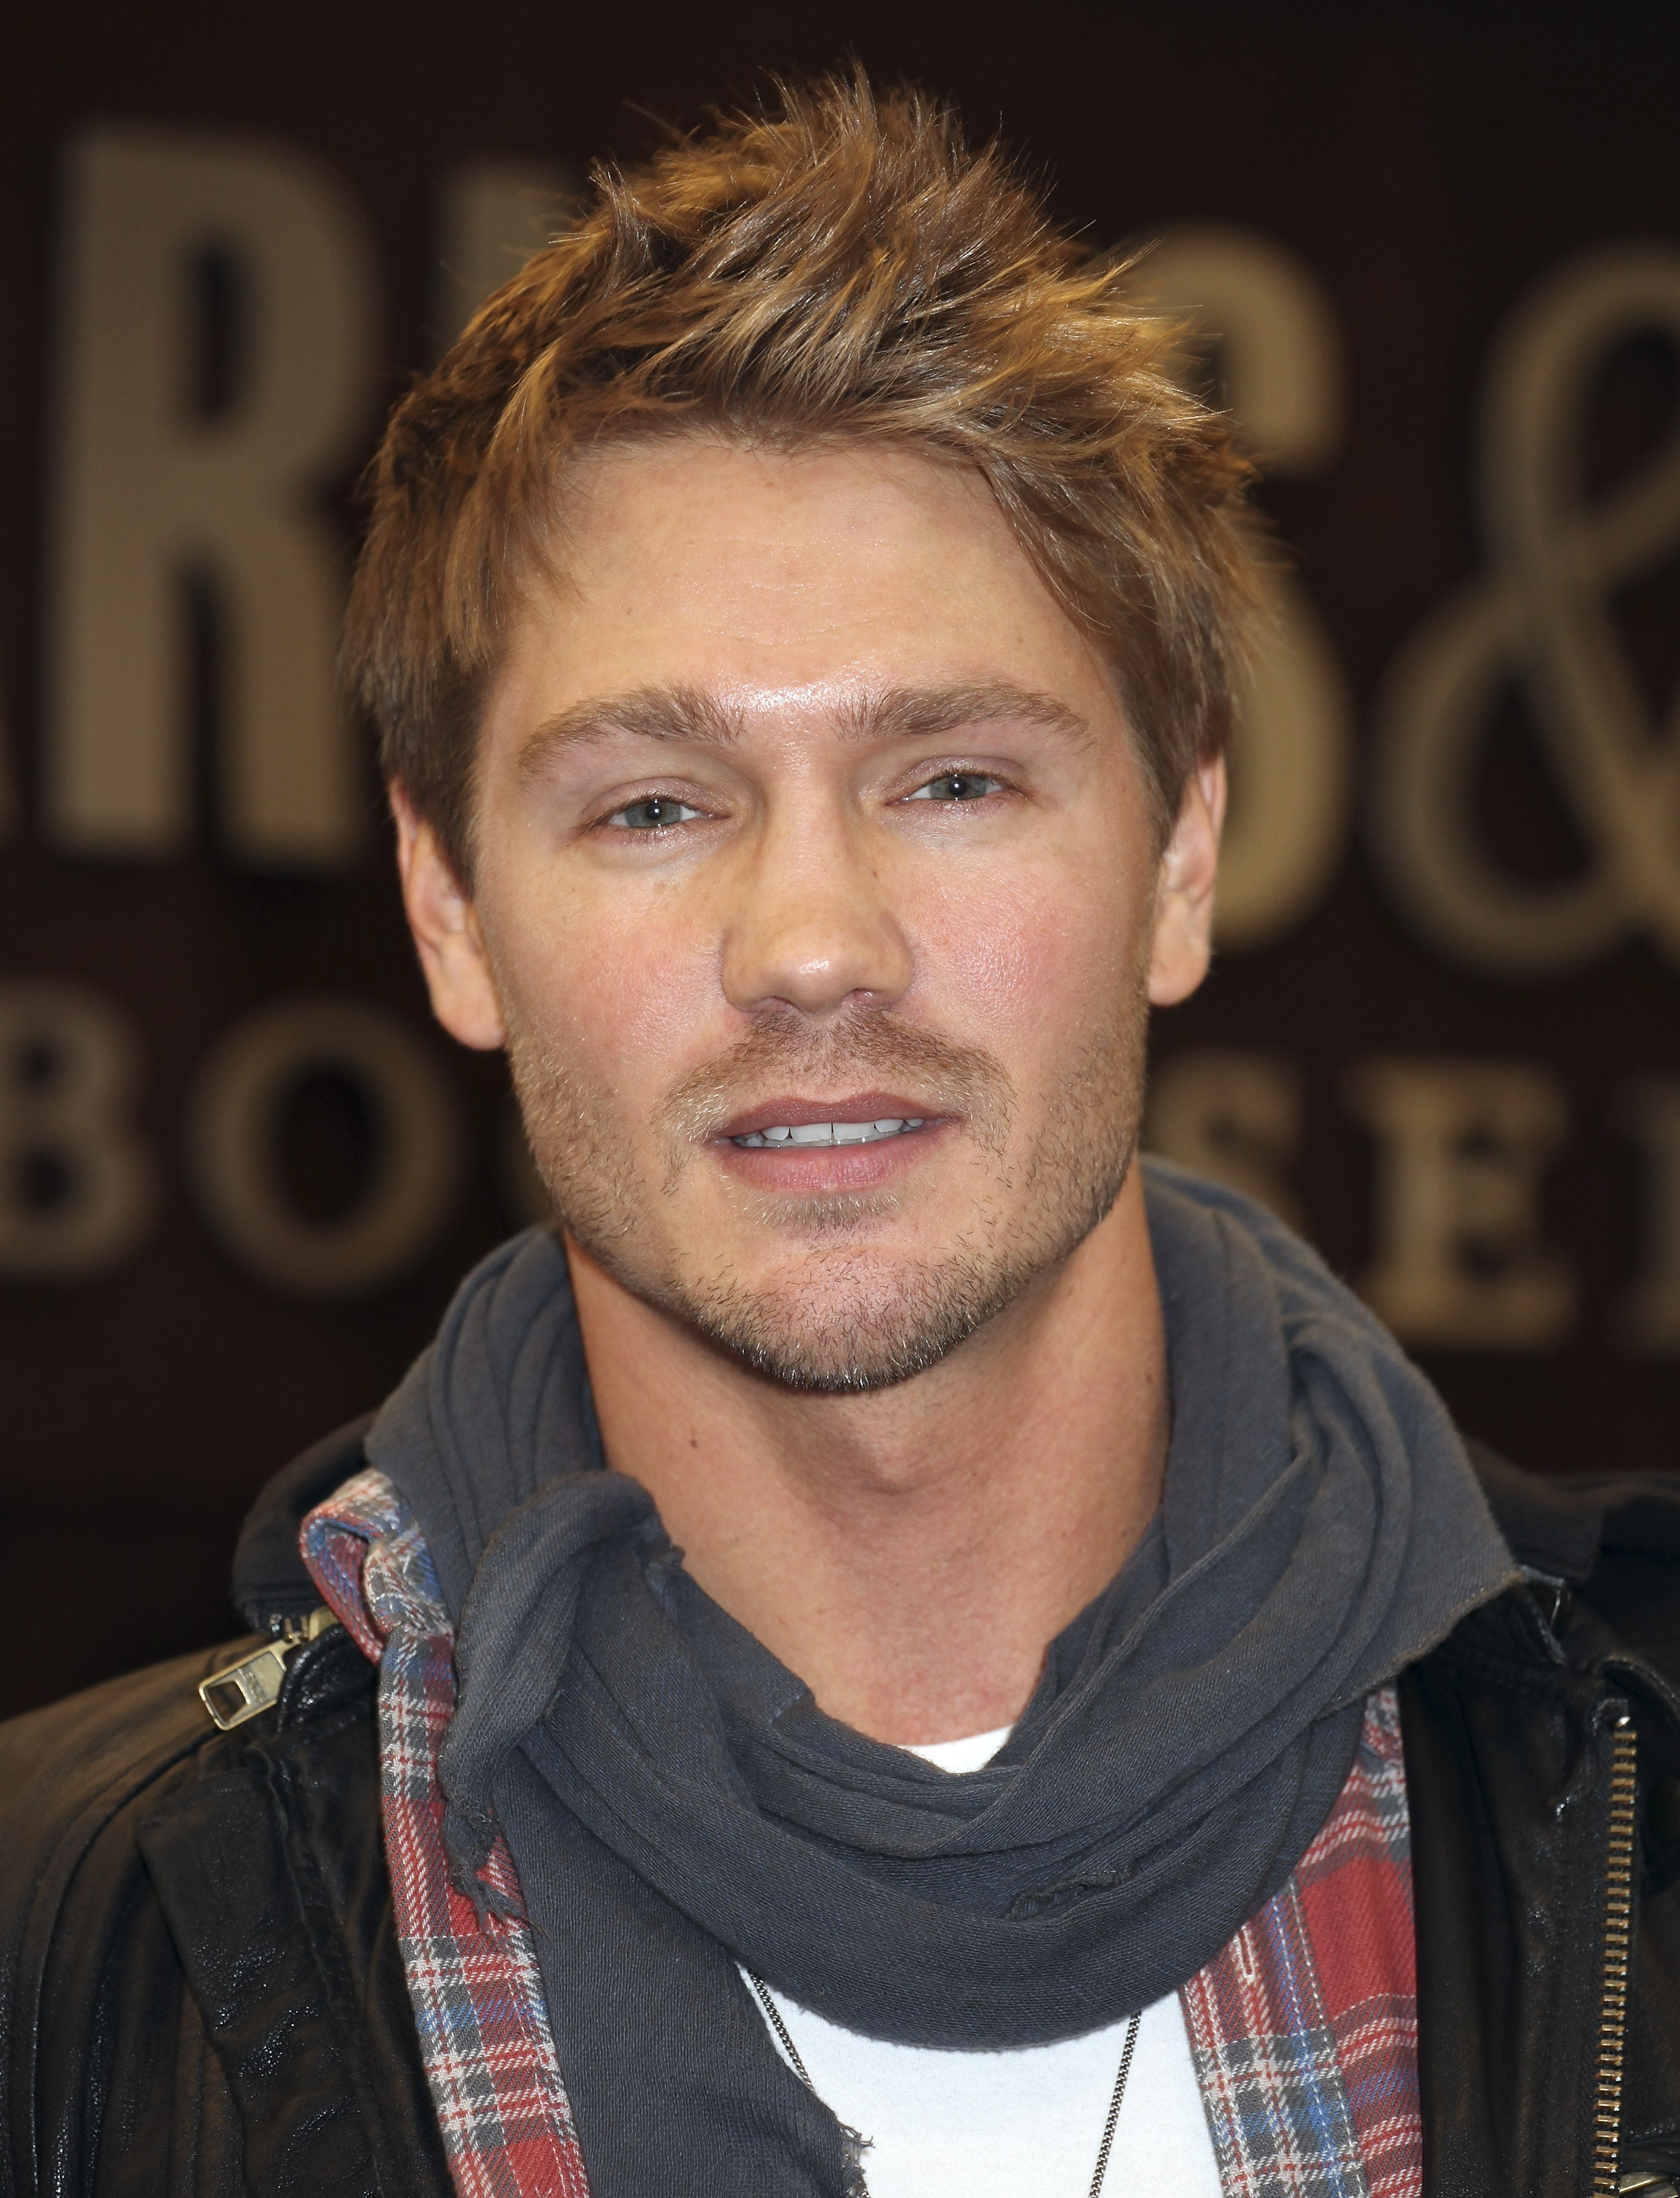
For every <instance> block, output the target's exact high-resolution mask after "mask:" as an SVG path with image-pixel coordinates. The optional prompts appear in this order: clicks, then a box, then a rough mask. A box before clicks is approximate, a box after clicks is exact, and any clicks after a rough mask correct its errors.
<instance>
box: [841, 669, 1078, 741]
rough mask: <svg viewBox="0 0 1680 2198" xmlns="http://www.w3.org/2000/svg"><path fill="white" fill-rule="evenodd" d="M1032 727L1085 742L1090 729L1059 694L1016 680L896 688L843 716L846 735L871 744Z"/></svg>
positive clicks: (862, 699) (850, 707)
mask: <svg viewBox="0 0 1680 2198" xmlns="http://www.w3.org/2000/svg"><path fill="white" fill-rule="evenodd" d="M998 724H1032V725H1038V726H1040V727H1042V728H1043V730H1045V731H1047V732H1056V733H1067V734H1072V735H1073V736H1076V737H1078V738H1084V736H1086V735H1087V734H1088V733H1089V732H1090V727H1089V726H1088V725H1087V724H1086V722H1085V720H1084V718H1082V717H1081V716H1080V715H1079V713H1078V711H1077V710H1075V709H1073V708H1072V707H1071V706H1069V705H1068V704H1067V703H1066V702H1064V701H1062V700H1061V697H1060V696H1059V695H1047V694H1043V693H1041V692H1040V691H1039V690H1038V689H1035V688H1031V687H1021V686H1019V685H1017V684H1016V683H1015V682H1014V680H1013V679H977V680H973V681H969V682H968V683H965V684H963V685H961V686H955V687H891V688H884V689H881V690H880V691H879V692H877V693H875V694H873V695H863V696H861V697H859V699H858V700H857V701H856V702H854V703H851V704H849V705H848V706H846V709H845V710H844V711H843V712H841V717H840V726H841V730H843V731H844V732H846V734H847V735H849V736H851V737H852V738H855V739H857V740H866V741H891V740H938V739H939V737H940V736H941V735H943V734H945V733H954V732H956V731H957V730H960V729H961V728H962V726H964V725H976V726H979V725H998Z"/></svg>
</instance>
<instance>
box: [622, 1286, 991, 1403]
mask: <svg viewBox="0 0 1680 2198" xmlns="http://www.w3.org/2000/svg"><path fill="white" fill-rule="evenodd" d="M813 1268H815V1269H817V1272H815V1273H813V1271H812V1270H813ZM823 1270H826V1271H823ZM1029 1279H1030V1276H1027V1275H1026V1274H1021V1273H1016V1272H1014V1271H1012V1270H1010V1269H1009V1268H1007V1267H999V1266H997V1265H993V1266H991V1267H990V1268H989V1269H985V1268H982V1267H981V1266H980V1265H978V1264H976V1263H971V1262H970V1261H968V1260H967V1259H962V1258H956V1259H950V1258H948V1259H944V1260H942V1261H939V1262H938V1263H937V1264H919V1265H908V1266H907V1265H903V1264H898V1263H894V1262H892V1261H890V1260H887V1259H881V1258H878V1257H872V1256H870V1255H869V1254H863V1255H861V1256H860V1255H856V1254H854V1255H852V1257H851V1258H848V1259H835V1258H833V1257H830V1258H829V1259H823V1258H822V1257H821V1255H816V1256H815V1257H813V1256H812V1255H809V1254H808V1255H807V1258H806V1260H805V1264H804V1267H803V1270H802V1271H800V1272H799V1275H798V1276H797V1277H796V1278H795V1279H792V1280H780V1281H772V1282H766V1283H765V1284H764V1285H763V1286H761V1287H757V1288H754V1287H751V1286H748V1285H746V1284H743V1283H742V1282H741V1280H740V1279H739V1278H738V1276H722V1275H717V1274H714V1275H713V1276H711V1277H709V1278H707V1279H706V1280H704V1281H697V1282H694V1283H692V1284H689V1285H688V1286H679V1287H677V1288H673V1289H671V1290H669V1291H667V1292H665V1293H661V1296H662V1299H663V1302H664V1304H665V1306H666V1310H667V1311H670V1312H672V1313H675V1314H676V1315H677V1317H679V1318H681V1319H683V1320H684V1321H686V1322H687V1323H689V1325H690V1326H692V1327H693V1328H695V1329H697V1330H698V1331H699V1332H700V1335H703V1336H705V1337H706V1340H708V1341H709V1342H711V1343H712V1344H713V1345H715V1346H717V1347H718V1348H719V1349H720V1350H723V1351H725V1352H728V1353H729V1354H730V1356H731V1357H732V1358H735V1359H736V1360H738V1361H739V1362H740V1363H741V1364H743V1365H745V1366H747V1367H749V1368H751V1369H752V1370H753V1372H754V1373H755V1374H758V1375H761V1376H762V1377H763V1378H764V1380H766V1381H774V1382H775V1383H776V1385H777V1386H778V1387H782V1388H785V1389H790V1390H797V1391H802V1392H804V1393H807V1394H812V1395H825V1396H840V1395H846V1394H855V1393H860V1392H863V1391H866V1390H870V1389H883V1388H890V1387H892V1386H893V1385H894V1384H895V1383H898V1382H900V1381H911V1380H913V1379H914V1378H915V1377H916V1375H918V1374H925V1373H927V1370H928V1369H929V1368H931V1367H933V1366H937V1365H938V1364H939V1362H940V1360H941V1359H943V1358H946V1357H947V1356H948V1355H949V1354H950V1352H952V1351H954V1350H956V1348H957V1346H959V1345H960V1344H962V1343H965V1342H966V1341H967V1340H968V1338H969V1337H970V1336H971V1335H974V1332H975V1330H976V1329H980V1328H981V1327H983V1326H984V1325H985V1323H987V1322H988V1321H990V1320H991V1318H992V1317H994V1316H995V1315H996V1314H997V1313H998V1312H1000V1311H1002V1310H1003V1307H1004V1306H1005V1305H1008V1304H1009V1303H1010V1302H1011V1300H1013V1299H1014V1298H1015V1297H1016V1296H1017V1295H1019V1294H1020V1290H1021V1289H1022V1288H1024V1287H1025V1285H1026V1282H1027V1281H1028V1280H1029Z"/></svg>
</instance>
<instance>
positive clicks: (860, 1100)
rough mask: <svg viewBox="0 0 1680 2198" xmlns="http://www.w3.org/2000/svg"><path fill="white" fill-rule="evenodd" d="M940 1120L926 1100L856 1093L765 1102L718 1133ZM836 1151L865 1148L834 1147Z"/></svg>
mask: <svg viewBox="0 0 1680 2198" xmlns="http://www.w3.org/2000/svg"><path fill="white" fill-rule="evenodd" d="M936 1119H947V1118H943V1117H940V1116H939V1114H938V1110H937V1109H935V1108H929V1107H928V1106H927V1103H926V1102H925V1101H922V1100H916V1099H907V1098H905V1097H904V1094H903V1093H902V1092H898V1091H853V1092H850V1093H848V1094H847V1096H846V1097H845V1098H843V1099H793V1098H787V1099H764V1100H761V1101H759V1102H758V1103H757V1104H756V1105H755V1106H753V1107H749V1108H746V1109H745V1110H744V1111H743V1112H742V1113H741V1114H737V1115H736V1116H735V1119H733V1120H732V1121H730V1122H727V1123H725V1124H724V1127H723V1128H722V1129H721V1130H719V1131H718V1137H720V1138H727V1137H752V1136H753V1134H754V1133H755V1131H759V1130H771V1129H788V1130H797V1129H800V1128H802V1127H803V1126H804V1125H805V1124H806V1123H807V1122H903V1121H924V1122H927V1123H929V1124H930V1125H931V1124H932V1123H933V1121H934V1120H936ZM799 1149H800V1150H801V1151H802V1152H807V1153H808V1152H812V1151H817V1152H823V1151H827V1150H828V1149H830V1148H828V1147H825V1146H810V1145H805V1146H802V1147H801V1148H799ZM833 1149H834V1150H849V1149H863V1150H869V1149H871V1148H868V1147H864V1148H846V1147H835V1148H833Z"/></svg>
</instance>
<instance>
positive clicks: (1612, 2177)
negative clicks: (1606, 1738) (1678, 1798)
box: [1592, 1710, 1661, 2198]
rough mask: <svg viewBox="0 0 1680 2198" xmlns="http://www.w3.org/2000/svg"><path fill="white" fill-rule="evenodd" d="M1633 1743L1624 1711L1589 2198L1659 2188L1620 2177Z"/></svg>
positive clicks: (1617, 1736) (1617, 1733)
mask: <svg viewBox="0 0 1680 2198" xmlns="http://www.w3.org/2000/svg"><path fill="white" fill-rule="evenodd" d="M1638 1773H1639V1735H1638V1732H1637V1731H1636V1729H1635V1726H1634V1722H1633V1719H1632V1718H1631V1716H1630V1715H1629V1713H1628V1712H1626V1711H1625V1710H1624V1711H1623V1712H1622V1714H1621V1715H1620V1717H1619V1718H1618V1719H1617V1720H1616V1723H1615V1725H1614V1727H1613V1730H1612V1731H1611V1735H1610V1825H1609V1832H1608V1835H1607V1839H1606V1841H1605V1867H1604V1960H1603V1972H1602V1986H1601V1989H1600V1993H1599V2002H1598V2080H1597V2083H1596V2086H1595V2088H1594V2094H1593V2115H1592V2198H1621V2194H1622V2193H1623V2191H1625V2190H1639V2191H1648V2193H1649V2194H1650V2198H1658V2193H1659V2190H1660V2187H1661V2186H1660V2183H1644V2182H1638V2181H1625V2180H1624V2179H1623V2177H1622V2174H1621V2154H1622V2071H1623V2067H1624V2064H1625V2061H1626V2059H1627V1988H1628V1974H1629V1970H1630V1969H1631V1966H1632V1960H1633V1941H1632V1929H1633V1846H1634V1838H1635V1834H1636V1822H1635V1803H1636V1795H1637V1788H1638Z"/></svg>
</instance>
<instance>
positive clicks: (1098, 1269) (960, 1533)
mask: <svg viewBox="0 0 1680 2198" xmlns="http://www.w3.org/2000/svg"><path fill="white" fill-rule="evenodd" d="M567 1252H568V1255H569V1257H570V1260H571V1265H572V1274H573V1283H574V1285H575V1287H576V1290H577V1297H578V1317H579V1320H580V1322H581V1323H582V1328H583V1335H584V1350H585V1352H586V1355H587V1358H588V1362H589V1369H590V1387H591V1389H592V1391H593V1394H594V1398H595V1405H596V1412H597V1415H598V1416H599V1419H600V1422H601V1432H602V1444H603V1446H604V1448H605V1451H606V1455H607V1461H608V1462H609V1463H610V1464H611V1465H612V1466H613V1468H614V1469H615V1470H616V1471H618V1472H620V1473H624V1474H629V1475H630V1476H631V1478H632V1479H633V1480H638V1481H640V1482H641V1483H642V1486H643V1487H645V1488H646V1489H647V1490H648V1493H649V1494H650V1495H651V1496H652V1497H653V1498H654V1502H655V1503H657V1505H658V1506H659V1510H660V1517H661V1519H662V1520H663V1521H664V1524H665V1526H666V1532H668V1533H669V1534H670V1536H671V1539H672V1541H673V1542H675V1543H676V1544H677V1546H678V1547H679V1548H680V1549H682V1550H683V1552H684V1554H685V1561H686V1566H687V1569H688V1571H689V1573H690V1575H691V1576H692V1578H693V1579H695V1580H696V1581H697V1582H698V1583H699V1585H700V1586H701V1587H702V1588H704V1589H705V1590H706V1593H707V1594H708V1595H710V1596H712V1599H713V1600H714V1601H715V1602H718V1603H719V1604H721V1606H722V1607H723V1608H724V1609H725V1610H726V1611H728V1612H729V1613H730V1616H731V1617H733V1618H735V1619H736V1620H737V1621H738V1622H739V1623H740V1624H741V1625H744V1626H745V1627H746V1628H747V1631H749V1632H750V1633H752V1634H753V1635H754V1636H755V1637H756V1638H757V1639H758V1640H759V1641H760V1642H762V1643H764V1646H765V1647H766V1648H767V1649H770V1651H771V1652H772V1653H773V1654H775V1655H776V1656H777V1657H779V1658H780V1659H781V1660H782V1662H783V1663H784V1664H786V1665H787V1666H788V1668H789V1669H790V1670H791V1671H793V1672H796V1673H797V1674H798V1675H799V1678H802V1679H803V1680H804V1681H805V1683H806V1684H807V1685H808V1686H809V1687H810V1688H811V1691H812V1693H813V1694H814V1695H815V1696H816V1698H817V1702H818V1703H819V1705H820V1706H821V1707H822V1708H823V1709H824V1710H825V1711H827V1712H828V1714H829V1715H830V1716H832V1717H835V1718H840V1719H841V1720H842V1721H843V1722H844V1723H846V1724H849V1725H852V1726H853V1727H854V1728H855V1729H856V1730H858V1731H861V1732H864V1733H868V1734H869V1735H871V1736H873V1737H874V1738H875V1739H877V1740H884V1741H891V1742H896V1743H898V1744H899V1745H906V1744H911V1743H916V1742H926V1741H936V1740H947V1739H955V1738H957V1737H960V1736H963V1735H966V1734H968V1733H974V1732H982V1731H986V1730H991V1729H992V1728H994V1727H996V1726H998V1725H1003V1724H1009V1723H1011V1722H1013V1721H1014V1718H1017V1717H1019V1716H1020V1712H1021V1711H1022V1710H1023V1709H1024V1708H1025V1707H1026V1702H1027V1701H1028V1699H1029V1697H1030V1696H1031V1695H1032V1690H1033V1689H1034V1687H1035V1686H1036V1684H1037V1683H1038V1678H1039V1675H1040V1672H1042V1670H1043V1660H1044V1653H1045V1650H1046V1649H1047V1648H1048V1646H1049V1643H1050V1642H1051V1641H1052V1640H1054V1639H1055V1636H1056V1635H1057V1634H1058V1633H1059V1632H1060V1631H1061V1630H1062V1628H1063V1627H1064V1626H1065V1625H1067V1624H1068V1622H1069V1621H1070V1620H1071V1619H1073V1618H1074V1617H1075V1616H1077V1614H1078V1612H1079V1611H1080V1610H1082V1609H1083V1608H1084V1606H1085V1605H1086V1603H1088V1602H1090V1600H1091V1598H1092V1597H1093V1596H1095V1595H1096V1594H1098V1593H1099V1592H1100V1591H1101V1590H1102V1588H1103V1587H1105V1586H1106V1585H1107V1583H1108V1581H1109V1580H1110V1579H1113V1576H1114V1574H1115V1573H1116V1572H1117V1571H1118V1570H1119V1567H1120V1566H1121V1565H1122V1564H1123V1563H1124V1561H1125V1558H1126V1557H1127V1555H1129V1554H1130V1552H1131V1550H1133V1549H1134V1548H1135V1547H1136V1544H1137V1542H1138V1540H1139V1538H1140V1537H1141V1536H1142V1532H1143V1530H1144V1528H1145V1526H1147V1525H1148V1521H1149V1519H1150V1517H1151V1516H1152V1515H1153V1514H1154V1509H1155V1507H1156V1505H1157V1503H1158V1502H1159V1500H1160V1486H1161V1475H1162V1471H1163V1468H1164V1463H1165V1459H1166V1438H1167V1425H1168V1409H1167V1397H1166V1343H1165V1337H1164V1333H1163V1329H1162V1323H1161V1310H1160V1294H1159V1291H1158V1289H1157V1287H1156V1282H1155V1275H1154V1262H1153V1259H1151V1256H1150V1251H1149V1239H1148V1230H1147V1227H1146V1226H1145V1222H1144V1214H1143V1199H1142V1184H1141V1183H1140V1181H1139V1179H1138V1176H1137V1172H1136V1170H1135V1169H1134V1170H1133V1172H1132V1173H1131V1177H1130V1178H1129V1179H1128V1181H1127V1183H1126V1185H1125V1189H1124V1190H1123V1191H1122V1193H1121V1195H1120V1198H1119V1201H1118V1202H1117V1203H1116V1205H1115V1207H1114V1209H1113V1212H1112V1213H1111V1214H1110V1215H1109V1216H1108V1218H1107V1220H1106V1221H1105V1222H1103V1223H1102V1226H1101V1227H1100V1228H1098V1229H1096V1230H1094V1231H1093V1233H1092V1234H1091V1235H1090V1236H1089V1237H1087V1238H1086V1240H1085V1241H1084V1243H1083V1244H1082V1245H1081V1246H1080V1247H1079V1248H1078V1251H1077V1252H1075V1253H1074V1254H1073V1257H1072V1258H1071V1259H1068V1260H1067V1262H1066V1263H1065V1264H1064V1265H1062V1266H1061V1267H1060V1268H1059V1269H1057V1270H1056V1271H1055V1272H1054V1273H1052V1274H1050V1275H1049V1276H1045V1277H1043V1279H1042V1280H1041V1281H1040V1282H1038V1284H1036V1285H1035V1286H1034V1287H1033V1288H1032V1290H1030V1291H1029V1292H1028V1293H1026V1295H1025V1296H1024V1297H1023V1298H1022V1299H1020V1300H1018V1301H1017V1302H1016V1304H1014V1305H1012V1306H1010V1307H1009V1309H1008V1310H1007V1311H1005V1312H1003V1313H1002V1314H1000V1315H999V1316H998V1317H997V1318H995V1319H994V1320H992V1321H991V1322H990V1323H988V1324H987V1325H986V1327H985V1329H982V1330H981V1331H980V1333H979V1334H978V1335H974V1336H973V1337H971V1338H970V1339H969V1340H968V1342H967V1343H965V1344H963V1345H962V1346H960V1347H959V1348H958V1349H956V1351H954V1352H951V1353H950V1355H949V1356H948V1357H947V1358H945V1359H944V1360H943V1361H941V1363H940V1364H939V1365H938V1366H936V1367H934V1368H933V1369H931V1370H930V1371H929V1372H927V1373H926V1374H923V1375H918V1376H917V1377H916V1379H914V1380H912V1381H904V1382H900V1383H898V1384H897V1385H896V1386H895V1387H892V1388H887V1389H881V1390H876V1391H873V1392H870V1393H867V1394H864V1395H861V1396H857V1395H845V1396H813V1395H809V1394H804V1393H793V1392H790V1391H787V1390H784V1389H781V1388H778V1387H776V1386H775V1385H774V1384H772V1383H770V1382H769V1381H765V1380H764V1379H762V1378H761V1377H759V1376H758V1375H753V1374H751V1373H749V1372H748V1371H747V1370H746V1369H744V1368H743V1367H741V1365H740V1364H738V1363H737V1362H736V1361H735V1360H734V1359H733V1358H730V1357H729V1356H728V1355H727V1354H726V1353H724V1352H721V1351H718V1350H717V1349H714V1348H713V1347H712V1346H710V1345H708V1344H707V1343H706V1342H705V1341H704V1340H702V1339H700V1337H698V1336H697V1335H695V1334H694V1332H693V1331H692V1330H690V1329H688V1328H687V1327H685V1326H684V1325H683V1323H680V1322H678V1321H677V1320H675V1319H673V1318H671V1317H670V1316H668V1315H666V1314H665V1313H663V1312H660V1311H658V1310H657V1309H655V1308H654V1307H652V1306H650V1305H648V1304H646V1303H645V1302H644V1301H643V1300H641V1299H639V1298H637V1297H635V1296H633V1295H632V1294H631V1293H630V1292H629V1291H628V1290H626V1289H625V1288H624V1287H623V1286H622V1285H621V1284H620V1283H619V1282H616V1281H615V1280H613V1278H612V1277H611V1276H608V1275H607V1273H605V1272H604V1271H603V1270H602V1269H601V1268H600V1267H598V1266H596V1265H595V1263H594V1262H593V1261H592V1260H591V1259H589V1257H588V1256H587V1255H586V1254H585V1253H582V1252H580V1251H579V1249H578V1247H577V1246H576V1245H574V1244H572V1243H570V1242H568V1245H567Z"/></svg>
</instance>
